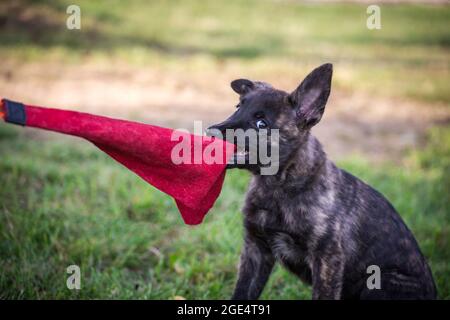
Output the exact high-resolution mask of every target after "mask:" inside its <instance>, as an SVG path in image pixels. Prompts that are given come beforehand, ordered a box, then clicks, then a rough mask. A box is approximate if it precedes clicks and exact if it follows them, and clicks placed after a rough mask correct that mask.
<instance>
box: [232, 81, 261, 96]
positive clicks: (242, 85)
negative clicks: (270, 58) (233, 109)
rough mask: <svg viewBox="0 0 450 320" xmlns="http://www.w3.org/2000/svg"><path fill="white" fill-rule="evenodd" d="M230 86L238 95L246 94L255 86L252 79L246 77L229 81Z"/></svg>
mask: <svg viewBox="0 0 450 320" xmlns="http://www.w3.org/2000/svg"><path fill="white" fill-rule="evenodd" d="M230 85H231V88H232V89H233V90H234V92H236V93H238V94H239V95H243V94H246V93H248V92H250V91H252V90H253V89H254V88H255V84H254V83H253V81H250V80H247V79H236V80H234V81H232V82H231V84H230Z"/></svg>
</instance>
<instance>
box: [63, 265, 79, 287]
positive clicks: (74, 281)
mask: <svg viewBox="0 0 450 320" xmlns="http://www.w3.org/2000/svg"><path fill="white" fill-rule="evenodd" d="M66 272H67V273H68V274H70V276H69V277H67V280H66V286H67V288H68V289H69V290H80V289H81V270H80V267H79V266H77V265H76V264H73V265H70V266H68V267H67V269H66Z"/></svg>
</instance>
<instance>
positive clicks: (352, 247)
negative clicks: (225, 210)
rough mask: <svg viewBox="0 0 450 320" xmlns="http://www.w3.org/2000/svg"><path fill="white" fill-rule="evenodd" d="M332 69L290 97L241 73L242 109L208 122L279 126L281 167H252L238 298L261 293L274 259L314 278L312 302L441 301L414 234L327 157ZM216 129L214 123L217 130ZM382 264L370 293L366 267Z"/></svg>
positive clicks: (315, 76)
mask: <svg viewBox="0 0 450 320" xmlns="http://www.w3.org/2000/svg"><path fill="white" fill-rule="evenodd" d="M331 75H332V65H331V64H325V65H322V66H320V67H319V68H317V69H315V70H314V71H312V72H311V73H310V74H309V75H308V76H307V77H306V78H305V80H304V81H303V82H302V83H301V84H300V86H299V87H298V88H297V89H296V90H295V91H294V92H293V93H291V94H288V93H286V92H284V91H280V90H276V89H274V88H272V87H271V86H270V85H268V84H265V83H261V82H252V81H250V80H245V79H239V80H235V81H233V82H232V84H231V86H232V88H233V89H234V90H235V91H236V92H237V93H239V95H240V105H239V108H238V110H237V111H236V112H235V113H234V114H233V115H232V116H231V117H230V118H229V119H227V120H226V121H224V122H222V123H220V124H218V125H215V126H213V127H211V128H214V129H218V130H220V131H222V132H225V129H227V128H229V129H237V128H242V129H244V130H245V129H249V128H255V123H256V118H255V117H256V116H258V117H259V118H260V117H261V114H263V119H265V121H266V122H267V124H268V127H269V128H270V129H279V130H280V142H279V150H280V168H279V171H278V173H277V174H276V175H261V174H260V173H259V167H258V165H244V166H240V167H244V168H246V169H248V170H250V171H251V172H252V173H253V177H252V180H251V182H250V186H249V190H248V193H247V197H246V202H245V206H244V209H243V213H244V226H245V240H244V247H243V249H242V253H241V258H240V267H239V277H238V280H237V284H236V288H235V290H234V294H233V296H232V298H233V299H257V298H258V297H259V296H260V294H261V291H262V290H263V288H264V286H265V284H266V282H267V280H268V278H269V276H270V273H271V271H272V268H273V266H274V263H275V262H276V261H278V262H280V263H281V264H282V265H283V266H284V267H286V268H287V269H288V270H289V271H291V272H292V273H294V274H295V275H297V276H298V277H299V278H300V279H301V280H303V281H304V282H306V283H308V284H312V291H313V294H312V297H313V299H434V298H436V288H435V284H434V281H433V277H432V274H431V271H430V268H429V267H428V265H427V262H426V260H425V258H424V257H423V255H422V253H421V252H420V249H419V246H418V244H417V242H416V240H415V239H414V236H413V235H412V233H411V231H410V230H409V229H408V228H407V226H406V225H405V223H404V222H403V221H402V219H401V218H400V216H399V215H398V213H397V212H396V211H395V209H394V208H393V207H392V205H391V204H390V203H389V202H388V201H387V200H386V199H385V198H384V197H383V195H381V194H380V193H379V192H377V191H376V190H374V189H373V188H371V187H370V186H368V185H367V184H365V183H364V182H362V181H361V180H359V179H358V178H356V177H354V176H352V175H351V174H350V173H348V172H346V171H344V170H341V169H339V168H337V167H336V166H335V165H334V164H333V162H331V161H330V160H328V159H327V157H326V154H325V153H324V151H323V150H322V147H321V145H320V143H319V142H318V140H317V139H316V138H314V137H313V136H312V135H311V134H310V129H311V127H312V126H314V125H315V124H316V123H317V122H319V120H320V118H321V117H322V114H323V111H324V108H325V104H326V102H327V100H328V95H329V92H330V87H331ZM211 128H210V129H211ZM370 265H377V266H379V267H380V270H381V289H372V290H370V289H368V287H367V284H366V281H367V278H368V277H369V276H370V274H368V273H367V267H368V266H370Z"/></svg>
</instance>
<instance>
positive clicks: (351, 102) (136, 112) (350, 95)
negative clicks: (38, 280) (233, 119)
mask: <svg viewBox="0 0 450 320" xmlns="http://www.w3.org/2000/svg"><path fill="white" fill-rule="evenodd" d="M239 76H240V75H239V74H237V73H236V70H230V69H224V70H223V72H217V73H216V72H215V73H214V74H211V72H209V73H208V72H206V71H204V72H203V71H199V72H186V73H181V72H175V71H168V70H163V69H161V68H158V67H154V68H150V67H146V68H138V67H130V66H127V65H104V64H93V63H83V64H81V65H79V66H74V65H71V66H67V65H63V64H57V63H52V64H48V65H45V64H42V63H40V64H25V65H19V64H17V63H9V62H7V61H4V62H3V63H2V67H1V69H0V88H1V92H0V95H2V96H3V97H7V98H9V99H12V100H17V101H24V102H27V103H29V104H36V105H45V106H51V107H58V108H63V109H64V108H67V109H74V110H79V111H85V112H91V113H96V114H101V115H107V116H112V117H120V118H127V119H134V120H139V121H142V122H147V123H151V124H156V125H161V126H167V127H173V128H187V129H189V130H192V128H193V122H194V121H195V120H202V121H203V129H205V128H206V127H207V126H208V125H210V124H212V123H215V122H219V121H222V120H224V119H225V118H226V117H227V116H229V114H231V113H232V112H233V111H234V106H235V104H236V102H237V97H236V95H235V94H234V93H233V92H232V90H231V89H230V88H229V83H230V81H231V80H233V79H235V78H237V77H239ZM265 80H267V81H269V82H270V80H271V79H265ZM273 84H274V85H275V86H276V84H277V83H276V81H275V82H273ZM291 87H292V88H294V87H295V85H294V84H292V86H291ZM448 122H450V108H449V107H448V106H445V105H432V106H430V105H426V104H423V103H418V102H412V101H406V100H401V99H387V98H381V97H373V96H367V95H364V94H361V93H355V92H343V91H339V90H336V89H335V90H333V91H332V95H331V97H330V100H329V102H328V105H327V109H326V111H325V115H324V118H323V120H322V122H321V123H320V124H319V125H317V126H316V127H315V128H314V129H313V133H314V134H315V135H316V136H317V137H318V138H319V139H320V141H321V142H322V143H323V145H324V146H325V150H326V151H327V153H328V154H329V155H330V156H331V158H333V159H342V158H346V157H348V156H350V155H363V156H365V157H367V158H368V159H370V160H372V161H375V162H378V161H385V160H394V161H396V160H401V159H402V158H403V156H404V155H405V152H406V151H407V150H409V149H411V148H416V147H418V146H420V144H421V143H422V142H423V134H424V132H425V130H426V129H427V128H428V127H430V126H431V125H433V124H435V123H448Z"/></svg>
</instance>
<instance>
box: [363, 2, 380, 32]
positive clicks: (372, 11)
mask: <svg viewBox="0 0 450 320" xmlns="http://www.w3.org/2000/svg"><path fill="white" fill-rule="evenodd" d="M366 13H367V14H368V15H369V16H368V17H367V20H366V26H367V29H369V30H380V29H381V9H380V7H379V6H377V5H375V4H372V5H370V6H368V7H367V10H366Z"/></svg>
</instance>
